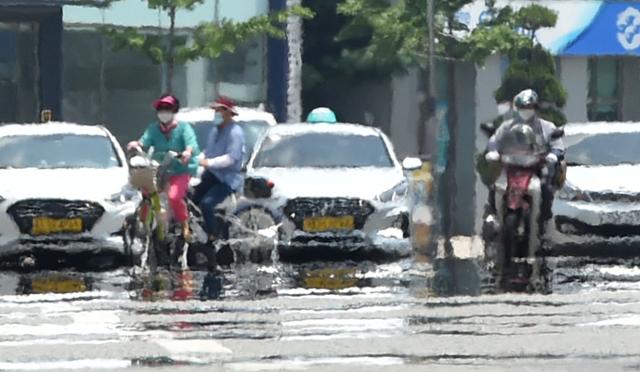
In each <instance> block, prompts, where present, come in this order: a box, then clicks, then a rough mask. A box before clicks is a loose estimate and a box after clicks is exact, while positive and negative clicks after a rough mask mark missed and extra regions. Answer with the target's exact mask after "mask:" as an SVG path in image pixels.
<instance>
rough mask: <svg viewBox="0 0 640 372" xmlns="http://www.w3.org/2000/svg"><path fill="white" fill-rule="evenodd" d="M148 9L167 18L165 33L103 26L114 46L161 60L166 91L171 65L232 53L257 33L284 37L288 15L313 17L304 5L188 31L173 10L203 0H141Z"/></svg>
mask: <svg viewBox="0 0 640 372" xmlns="http://www.w3.org/2000/svg"><path fill="white" fill-rule="evenodd" d="M143 1H146V2H147V5H148V7H149V8H150V9H156V10H160V11H162V12H164V13H166V14H167V16H168V18H169V28H168V30H167V31H166V33H164V34H163V33H154V32H146V31H143V30H141V29H138V28H135V27H126V28H117V27H107V28H105V29H104V31H105V33H106V34H107V35H108V36H109V37H110V38H111V40H112V42H113V48H114V49H115V50H122V49H131V50H135V51H138V52H141V53H143V54H144V55H146V56H147V57H148V58H149V59H150V60H151V61H152V62H153V63H156V64H159V63H164V64H165V65H166V69H165V81H166V84H167V86H166V91H167V92H171V91H172V90H173V75H174V68H175V65H181V64H185V63H187V62H189V61H193V60H196V59H199V58H202V57H206V58H211V59H215V58H218V57H220V55H222V54H223V53H232V52H234V51H235V49H236V48H237V47H238V46H239V45H241V44H242V43H243V42H245V41H247V40H250V39H252V38H254V37H257V36H259V35H264V34H266V35H268V36H271V37H275V38H284V37H285V32H284V30H283V27H282V26H283V25H284V24H285V23H286V21H287V17H288V16H289V15H297V16H300V17H303V18H310V17H313V12H311V11H310V10H309V9H307V8H304V7H294V8H291V9H288V10H285V11H281V12H277V13H273V14H268V15H260V16H255V17H252V18H250V19H248V20H247V21H244V22H234V21H232V20H229V19H222V20H220V21H219V22H216V23H214V22H210V23H202V24H200V25H198V26H197V27H196V28H195V29H193V30H191V31H190V32H187V33H185V32H178V31H177V30H176V14H177V12H179V11H181V10H193V9H194V8H195V7H196V6H197V5H200V4H202V3H203V2H204V1H205V0H143Z"/></svg>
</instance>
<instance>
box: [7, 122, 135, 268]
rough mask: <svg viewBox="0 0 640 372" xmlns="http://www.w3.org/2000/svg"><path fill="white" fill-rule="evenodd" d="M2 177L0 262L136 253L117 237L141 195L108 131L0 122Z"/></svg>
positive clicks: (63, 125) (120, 237)
mask: <svg viewBox="0 0 640 372" xmlns="http://www.w3.org/2000/svg"><path fill="white" fill-rule="evenodd" d="M0 179H2V183H0V261H2V262H4V263H6V262H10V261H11V260H12V259H21V258H22V257H25V255H36V256H37V254H38V253H47V254H64V255H67V254H69V253H89V254H90V256H89V257H91V254H92V253H115V254H120V255H123V254H124V255H126V257H127V258H130V257H131V256H132V255H136V254H139V253H140V252H131V251H129V250H128V248H127V247H125V245H124V243H123V237H122V234H121V232H122V230H123V224H124V221H125V218H126V217H127V216H129V215H131V214H133V213H134V211H135V208H136V205H137V203H138V202H139V198H140V196H139V193H138V192H137V191H136V190H133V189H131V188H130V186H129V182H128V181H129V172H128V167H127V162H126V159H125V156H124V153H123V151H122V148H121V147H120V145H119V144H118V142H117V141H116V139H115V138H114V137H113V136H112V135H111V133H109V131H108V130H107V129H106V128H104V127H101V126H86V125H76V124H67V123H46V124H31V125H24V124H13V125H3V126H0ZM32 257H33V256H32ZM36 259H37V257H36Z"/></svg>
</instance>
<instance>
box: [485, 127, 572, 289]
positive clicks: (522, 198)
mask: <svg viewBox="0 0 640 372" xmlns="http://www.w3.org/2000/svg"><path fill="white" fill-rule="evenodd" d="M483 130H484V131H485V133H487V134H488V135H492V134H493V133H494V132H495V129H494V128H492V127H489V126H487V125H485V126H484V127H483ZM563 135H564V131H563V130H562V129H556V131H555V132H554V133H553V134H552V139H557V138H560V137H561V136H563ZM524 148H527V151H523V149H524ZM549 151H550V148H549V147H548V146H536V145H535V144H518V143H516V144H507V145H503V146H502V151H500V152H501V157H500V164H501V171H500V175H499V176H498V178H497V179H496V181H495V182H494V184H493V192H494V195H495V209H494V210H493V211H492V212H493V213H491V212H489V213H487V214H486V216H485V219H484V222H483V238H484V241H485V257H486V259H487V260H488V261H489V262H490V266H492V268H493V271H494V273H495V275H496V283H497V284H498V285H501V286H503V287H505V289H515V290H525V289H543V288H540V287H546V285H545V284H544V283H539V282H536V281H534V282H533V283H532V281H531V279H535V280H537V279H540V278H542V277H541V270H542V269H543V268H542V266H543V262H542V260H541V259H538V256H539V252H540V250H541V248H542V246H543V236H544V226H543V221H542V220H541V218H540V210H541V205H542V185H543V184H545V183H546V182H549V180H551V179H552V178H553V177H554V174H553V170H552V169H551V170H550V168H549V167H547V166H546V160H545V157H546V155H547V154H548V153H549Z"/></svg>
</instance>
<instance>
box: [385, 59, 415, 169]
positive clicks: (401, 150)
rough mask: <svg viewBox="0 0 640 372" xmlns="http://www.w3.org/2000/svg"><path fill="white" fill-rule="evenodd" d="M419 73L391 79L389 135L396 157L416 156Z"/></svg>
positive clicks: (410, 73)
mask: <svg viewBox="0 0 640 372" xmlns="http://www.w3.org/2000/svg"><path fill="white" fill-rule="evenodd" d="M419 83H420V79H419V73H418V72H417V71H416V70H412V71H411V72H409V73H408V74H406V75H399V76H394V77H393V79H391V92H392V93H391V123H390V128H389V133H390V137H391V141H393V143H394V144H395V147H396V152H397V153H398V157H400V158H404V157H405V156H409V155H411V156H416V155H417V154H418V151H419V145H418V141H419V138H418V117H419V115H420V110H419V102H418V98H419V97H418V96H417V92H418V84H419Z"/></svg>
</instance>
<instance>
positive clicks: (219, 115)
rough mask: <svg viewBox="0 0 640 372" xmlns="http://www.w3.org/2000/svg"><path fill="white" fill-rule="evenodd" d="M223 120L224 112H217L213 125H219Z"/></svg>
mask: <svg viewBox="0 0 640 372" xmlns="http://www.w3.org/2000/svg"><path fill="white" fill-rule="evenodd" d="M223 121H224V119H223V118H222V114H221V113H219V112H216V115H215V116H214V117H213V125H215V126H219V125H220V124H222V122H223Z"/></svg>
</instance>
